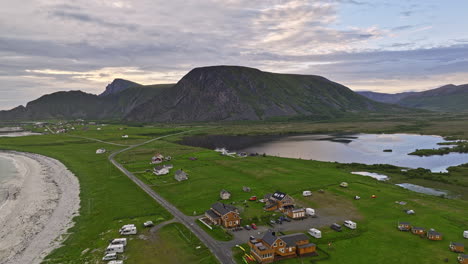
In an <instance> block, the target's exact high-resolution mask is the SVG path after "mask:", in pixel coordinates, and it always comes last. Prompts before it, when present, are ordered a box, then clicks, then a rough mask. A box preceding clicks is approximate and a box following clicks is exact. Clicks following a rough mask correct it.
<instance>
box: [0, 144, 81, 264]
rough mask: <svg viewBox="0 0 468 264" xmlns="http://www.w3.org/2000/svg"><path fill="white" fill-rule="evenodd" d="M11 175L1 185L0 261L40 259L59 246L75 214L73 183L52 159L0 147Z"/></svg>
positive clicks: (77, 202) (76, 200)
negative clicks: (3, 194)
mask: <svg viewBox="0 0 468 264" xmlns="http://www.w3.org/2000/svg"><path fill="white" fill-rule="evenodd" d="M0 156H2V157H3V158H6V159H10V160H12V162H13V164H14V165H15V167H16V170H17V172H18V173H17V175H16V177H14V178H12V179H9V180H7V181H6V182H5V183H3V184H2V185H3V186H5V188H8V199H7V200H6V201H5V202H4V203H3V204H1V205H0V264H20V263H32V264H35V263H41V261H42V260H43V259H44V258H45V257H46V256H47V255H48V254H50V252H52V250H54V249H56V248H58V247H60V245H61V243H62V241H63V240H64V239H65V237H66V236H67V230H68V229H69V228H71V227H72V226H73V225H74V222H73V218H74V217H75V216H77V215H78V214H79V208H80V197H79V191H80V187H79V182H78V179H77V178H76V177H75V175H74V174H73V173H71V172H70V171H69V170H68V169H67V168H66V167H65V166H64V165H63V164H62V163H60V162H59V161H58V160H55V159H52V158H49V157H46V156H42V155H39V154H33V153H23V152H15V151H0Z"/></svg>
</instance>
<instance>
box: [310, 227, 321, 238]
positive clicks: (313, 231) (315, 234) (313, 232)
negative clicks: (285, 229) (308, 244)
mask: <svg viewBox="0 0 468 264" xmlns="http://www.w3.org/2000/svg"><path fill="white" fill-rule="evenodd" d="M309 234H310V235H311V236H313V237H315V238H322V231H320V230H318V229H316V228H311V229H309Z"/></svg>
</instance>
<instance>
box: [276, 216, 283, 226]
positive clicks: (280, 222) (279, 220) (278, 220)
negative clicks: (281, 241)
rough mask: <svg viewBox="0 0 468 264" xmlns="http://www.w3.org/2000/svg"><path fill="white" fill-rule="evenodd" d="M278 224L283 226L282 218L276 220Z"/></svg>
mask: <svg viewBox="0 0 468 264" xmlns="http://www.w3.org/2000/svg"><path fill="white" fill-rule="evenodd" d="M276 223H277V224H280V225H282V224H283V220H281V217H280V218H278V219H276Z"/></svg>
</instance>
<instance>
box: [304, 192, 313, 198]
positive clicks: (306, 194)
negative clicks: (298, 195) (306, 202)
mask: <svg viewBox="0 0 468 264" xmlns="http://www.w3.org/2000/svg"><path fill="white" fill-rule="evenodd" d="M311 195H312V192H311V191H303V192H302V196H304V197H307V196H311Z"/></svg>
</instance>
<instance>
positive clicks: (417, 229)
mask: <svg viewBox="0 0 468 264" xmlns="http://www.w3.org/2000/svg"><path fill="white" fill-rule="evenodd" d="M411 233H413V234H415V235H419V236H423V235H425V234H426V229H424V228H423V227H415V226H413V227H411Z"/></svg>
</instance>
